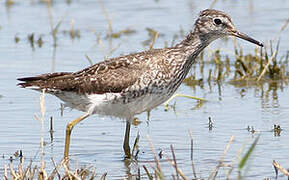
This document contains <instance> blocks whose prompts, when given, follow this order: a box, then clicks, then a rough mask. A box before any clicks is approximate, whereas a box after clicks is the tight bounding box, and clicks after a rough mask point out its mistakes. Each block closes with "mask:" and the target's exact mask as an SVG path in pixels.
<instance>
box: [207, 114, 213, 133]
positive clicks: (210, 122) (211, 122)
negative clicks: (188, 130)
mask: <svg viewBox="0 0 289 180" xmlns="http://www.w3.org/2000/svg"><path fill="white" fill-rule="evenodd" d="M208 127H209V130H210V131H212V129H213V121H212V118H211V117H209V123H208Z"/></svg>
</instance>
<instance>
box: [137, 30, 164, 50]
mask: <svg viewBox="0 0 289 180" xmlns="http://www.w3.org/2000/svg"><path fill="white" fill-rule="evenodd" d="M146 31H147V32H148V34H149V38H148V39H147V40H145V41H143V42H142V44H143V46H149V49H152V48H153V46H154V44H155V42H156V40H157V39H158V37H159V36H164V35H163V34H161V33H159V32H158V31H157V30H154V29H152V28H146Z"/></svg>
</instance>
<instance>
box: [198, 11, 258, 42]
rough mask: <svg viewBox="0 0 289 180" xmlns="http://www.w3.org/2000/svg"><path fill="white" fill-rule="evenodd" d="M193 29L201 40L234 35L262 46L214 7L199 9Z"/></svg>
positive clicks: (209, 40)
mask: <svg viewBox="0 0 289 180" xmlns="http://www.w3.org/2000/svg"><path fill="white" fill-rule="evenodd" d="M194 31H195V33H197V34H199V35H200V37H201V38H203V40H205V41H208V42H211V41H213V40H215V39H218V38H220V37H225V36H235V37H238V38H241V39H244V40H247V41H249V42H252V43H254V44H257V45H259V46H262V47H263V44H262V43H261V42H259V41H257V40H255V39H253V38H251V37H249V36H248V35H246V34H244V33H241V32H239V31H238V30H237V29H236V27H235V25H234V23H233V21H232V18H231V17H230V16H229V15H227V14H226V13H224V12H222V11H218V10H214V9H206V10H204V11H201V13H200V16H199V18H198V19H197V21H196V23H195V30H194Z"/></svg>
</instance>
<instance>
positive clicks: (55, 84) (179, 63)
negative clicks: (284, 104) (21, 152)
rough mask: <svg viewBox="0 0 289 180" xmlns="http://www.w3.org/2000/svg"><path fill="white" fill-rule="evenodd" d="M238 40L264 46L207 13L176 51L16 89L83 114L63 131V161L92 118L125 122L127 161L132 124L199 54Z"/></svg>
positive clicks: (114, 61) (47, 77) (220, 15)
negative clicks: (223, 40) (47, 96)
mask: <svg viewBox="0 0 289 180" xmlns="http://www.w3.org/2000/svg"><path fill="white" fill-rule="evenodd" d="M224 36H236V37H240V38H242V39H245V40H247V41H250V42H252V43H255V44H257V45H259V46H263V45H262V43H260V42H258V41H256V40H254V39H252V38H250V37H249V36H247V35H246V34H243V33H240V32H239V31H237V29H236V28H235V26H234V24H233V22H232V20H231V18H230V16H228V15H227V14H225V13H224V12H221V11H217V10H211V9H207V10H204V11H202V12H201V13H200V16H199V18H198V19H197V20H196V22H195V27H194V29H193V30H192V31H191V32H190V33H189V34H188V35H187V37H186V38H185V39H184V40H183V41H181V42H180V43H179V44H177V45H176V46H174V47H170V48H163V49H155V50H149V51H144V52H140V53H135V54H130V55H126V56H121V57H117V58H111V59H108V60H106V61H103V62H100V63H97V64H95V65H93V66H91V67H88V68H86V69H83V70H81V71H78V72H75V73H72V72H71V73H69V72H67V73H66V72H62V73H50V74H43V75H40V76H36V77H28V78H20V79H18V80H20V81H24V82H22V83H19V84H18V85H19V86H21V87H24V88H27V87H29V88H33V89H36V90H42V89H45V90H46V91H47V92H48V93H51V94H53V95H55V96H57V97H58V98H60V99H61V100H63V101H64V102H65V103H66V105H67V106H69V107H71V108H75V109H78V110H81V111H84V112H86V114H85V115H84V116H81V117H80V118H78V119H76V120H74V121H72V122H70V123H69V124H68V125H67V130H66V144H65V153H64V154H65V157H67V156H68V153H69V143H70V133H71V130H72V128H73V127H74V126H75V125H76V124H77V123H79V122H80V121H82V120H83V119H85V118H86V117H88V116H89V115H91V114H100V115H107V116H114V117H119V118H124V119H127V126H126V134H125V141H124V151H125V154H126V156H128V157H130V148H129V131H130V123H131V120H132V118H133V117H134V116H135V115H136V114H139V113H142V112H144V111H150V110H151V109H153V108H155V107H157V106H158V105H160V104H161V103H163V102H165V101H166V100H167V99H168V98H169V97H170V96H172V95H173V93H174V92H175V91H176V89H177V88H178V87H179V86H180V84H181V83H182V81H183V80H184V78H185V77H186V75H187V74H188V72H189V70H190V69H191V67H192V64H193V63H194V62H195V61H196V58H197V56H198V55H199V53H200V52H201V51H202V50H203V49H204V48H205V47H206V46H208V45H209V44H210V43H211V42H212V41H214V40H216V39H217V38H220V37H224Z"/></svg>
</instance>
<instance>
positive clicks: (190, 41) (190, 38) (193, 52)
mask: <svg viewBox="0 0 289 180" xmlns="http://www.w3.org/2000/svg"><path fill="white" fill-rule="evenodd" d="M211 41H212V40H210V39H207V38H206V37H205V36H201V35H200V33H198V32H197V31H196V30H195V31H192V32H190V33H189V34H188V35H187V37H186V38H185V39H184V40H183V41H181V42H180V43H179V44H177V45H176V46H175V48H177V49H179V51H181V52H182V53H183V54H184V58H183V59H182V60H181V61H182V62H180V63H181V64H183V68H184V69H187V71H186V72H185V73H187V72H188V71H189V69H191V67H192V65H193V64H194V63H195V62H196V59H197V56H198V55H199V54H200V53H201V52H202V51H203V50H204V48H205V47H207V46H208V45H209V44H210V42H211Z"/></svg>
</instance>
